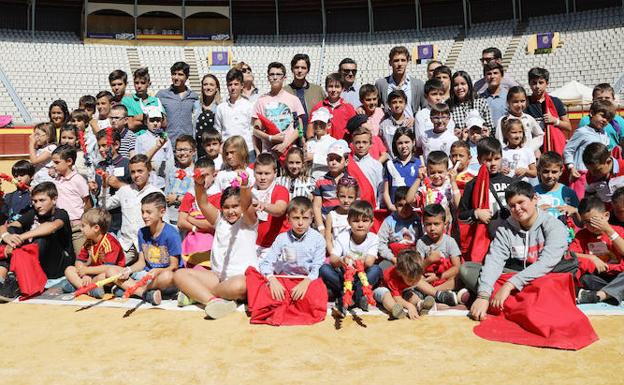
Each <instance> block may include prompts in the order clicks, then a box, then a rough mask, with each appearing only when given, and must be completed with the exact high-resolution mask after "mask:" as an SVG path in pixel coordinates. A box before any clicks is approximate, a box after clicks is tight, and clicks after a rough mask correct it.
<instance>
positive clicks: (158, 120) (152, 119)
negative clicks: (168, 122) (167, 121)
mask: <svg viewBox="0 0 624 385" xmlns="http://www.w3.org/2000/svg"><path fill="white" fill-rule="evenodd" d="M161 120H162V119H161V118H149V121H150V123H156V122H160V121H161Z"/></svg>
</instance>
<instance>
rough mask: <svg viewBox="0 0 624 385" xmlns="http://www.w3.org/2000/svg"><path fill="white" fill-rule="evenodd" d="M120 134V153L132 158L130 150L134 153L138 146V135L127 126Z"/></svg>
mask: <svg viewBox="0 0 624 385" xmlns="http://www.w3.org/2000/svg"><path fill="white" fill-rule="evenodd" d="M120 136H121V144H120V145H119V151H118V152H119V155H121V156H123V157H124V158H131V156H130V152H133V153H134V152H135V148H136V135H135V134H134V132H132V131H130V130H128V127H126V128H124V130H123V132H121V133H120Z"/></svg>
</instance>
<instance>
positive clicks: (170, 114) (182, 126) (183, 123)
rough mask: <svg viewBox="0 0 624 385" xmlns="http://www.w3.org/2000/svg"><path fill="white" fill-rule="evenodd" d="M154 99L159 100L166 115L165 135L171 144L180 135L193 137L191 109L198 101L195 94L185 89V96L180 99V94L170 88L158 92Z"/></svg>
mask: <svg viewBox="0 0 624 385" xmlns="http://www.w3.org/2000/svg"><path fill="white" fill-rule="evenodd" d="M156 97H157V98H158V99H160V102H161V103H162V105H163V107H164V108H165V113H166V114H167V134H168V135H169V140H170V141H171V143H175V140H176V139H177V138H178V136H180V135H191V136H193V134H194V133H195V128H194V127H193V108H194V106H195V102H196V101H197V100H199V97H198V96H197V94H196V93H195V92H194V91H192V90H190V89H189V88H188V87H187V88H186V94H185V95H184V97H182V98H181V97H180V94H177V93H175V91H174V90H173V86H171V87H169V88H167V89H165V90H160V91H158V93H157V94H156Z"/></svg>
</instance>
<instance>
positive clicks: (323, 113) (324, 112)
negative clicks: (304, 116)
mask: <svg viewBox="0 0 624 385" xmlns="http://www.w3.org/2000/svg"><path fill="white" fill-rule="evenodd" d="M331 118H332V114H331V112H329V110H328V109H327V108H325V107H321V108H319V109H318V110H316V111H314V112H313V113H312V118H311V119H310V121H311V122H323V123H327V122H329V120H330V119H331Z"/></svg>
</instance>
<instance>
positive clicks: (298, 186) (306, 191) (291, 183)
mask: <svg viewBox="0 0 624 385" xmlns="http://www.w3.org/2000/svg"><path fill="white" fill-rule="evenodd" d="M275 183H277V184H278V185H280V186H284V187H285V188H286V190H288V193H289V194H290V199H293V198H294V197H306V198H310V196H311V195H312V192H313V191H314V187H315V183H314V179H312V177H306V178H305V179H301V178H296V179H293V178H291V177H289V176H287V175H284V176H280V177H277V179H275Z"/></svg>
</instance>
